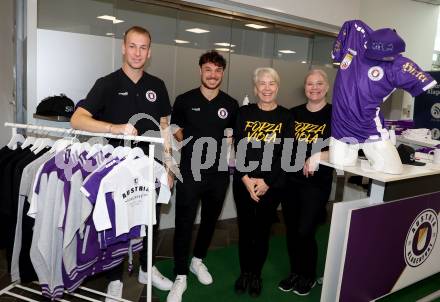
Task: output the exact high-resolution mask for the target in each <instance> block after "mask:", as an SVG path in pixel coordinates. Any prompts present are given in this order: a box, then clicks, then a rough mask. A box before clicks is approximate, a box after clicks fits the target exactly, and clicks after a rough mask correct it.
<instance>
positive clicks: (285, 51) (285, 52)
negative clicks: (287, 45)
mask: <svg viewBox="0 0 440 302" xmlns="http://www.w3.org/2000/svg"><path fill="white" fill-rule="evenodd" d="M278 52H280V53H284V54H294V53H296V51H294V50H290V49H281V50H278Z"/></svg>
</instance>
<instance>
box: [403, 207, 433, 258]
mask: <svg viewBox="0 0 440 302" xmlns="http://www.w3.org/2000/svg"><path fill="white" fill-rule="evenodd" d="M437 232H438V216H437V212H436V211H434V210H433V209H425V210H423V211H422V212H421V213H420V214H419V215H418V216H417V217H416V219H415V220H414V221H413V223H412V224H411V226H410V228H409V230H408V233H407V235H406V240H405V262H406V264H407V265H409V266H411V267H417V266H420V265H421V264H422V263H423V262H425V261H426V259H428V258H429V255H430V254H431V252H432V250H433V249H434V245H435V241H436V239H437Z"/></svg>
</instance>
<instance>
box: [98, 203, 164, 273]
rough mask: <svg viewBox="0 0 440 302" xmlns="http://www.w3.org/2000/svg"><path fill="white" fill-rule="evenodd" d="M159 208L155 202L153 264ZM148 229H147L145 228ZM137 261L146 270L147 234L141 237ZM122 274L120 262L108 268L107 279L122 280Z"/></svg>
mask: <svg viewBox="0 0 440 302" xmlns="http://www.w3.org/2000/svg"><path fill="white" fill-rule="evenodd" d="M160 208H161V204H160V203H157V204H156V224H155V225H154V226H153V265H154V263H155V262H156V254H157V240H158V239H157V235H158V232H159V225H160ZM147 231H148V230H147ZM139 262H140V265H141V268H142V270H143V271H144V272H146V271H147V270H148V236H145V237H144V238H143V239H142V250H141V251H140V252H139ZM123 274H124V263H121V264H120V265H118V266H116V267H114V268H112V269H110V270H109V271H108V272H107V274H106V277H107V280H109V281H115V280H121V281H122V275H123Z"/></svg>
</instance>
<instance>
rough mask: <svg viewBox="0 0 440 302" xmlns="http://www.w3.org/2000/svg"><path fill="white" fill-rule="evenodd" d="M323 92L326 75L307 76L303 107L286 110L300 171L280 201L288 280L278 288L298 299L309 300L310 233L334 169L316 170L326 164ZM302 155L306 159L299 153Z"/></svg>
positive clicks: (312, 270)
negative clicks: (291, 292) (284, 234)
mask: <svg viewBox="0 0 440 302" xmlns="http://www.w3.org/2000/svg"><path fill="white" fill-rule="evenodd" d="M328 89H329V83H328V78H327V74H326V73H325V72H324V71H323V70H321V69H313V70H311V71H309V72H308V73H307V75H306V77H305V80H304V92H305V96H306V98H307V102H306V103H305V104H302V105H299V106H297V107H294V108H292V109H291V110H290V112H291V118H292V120H293V121H294V124H293V127H292V129H290V130H289V132H292V133H293V135H294V148H293V152H292V159H291V162H295V166H299V167H301V169H299V171H296V172H289V173H286V194H285V196H286V197H287V199H283V200H282V207H283V216H284V222H285V224H286V231H287V233H286V239H287V250H288V254H289V259H290V275H289V276H288V277H287V278H285V279H283V280H282V281H281V282H280V283H279V286H278V287H279V289H280V290H282V291H293V292H294V293H295V294H297V295H300V296H305V295H308V294H309V293H310V291H311V289H312V288H313V286H314V285H315V280H316V263H317V255H318V247H317V243H316V240H315V232H316V227H317V225H318V224H319V222H320V220H321V219H322V216H323V215H322V214H323V213H325V205H326V203H327V201H328V198H329V195H330V190H331V184H332V176H333V170H332V169H330V168H328V167H325V166H319V161H320V160H321V159H328V139H329V137H330V133H331V132H330V124H331V122H330V121H331V112H332V107H331V105H330V104H328V103H327V101H326V95H327V92H328ZM326 140H327V142H326ZM319 144H321V145H319ZM304 151H305V152H306V154H305V156H304V154H300V153H301V152H304ZM301 159H302V161H303V162H302V163H300V162H299V161H300V160H301ZM304 159H305V160H304ZM318 168H319V169H318Z"/></svg>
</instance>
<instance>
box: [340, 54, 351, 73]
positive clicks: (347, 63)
mask: <svg viewBox="0 0 440 302" xmlns="http://www.w3.org/2000/svg"><path fill="white" fill-rule="evenodd" d="M352 60H353V56H352V55H351V54H349V53H347V54H346V55H345V57H344V59H343V60H342V62H341V69H343V70H345V69H347V68H348V67H350V64H351V61H352Z"/></svg>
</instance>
